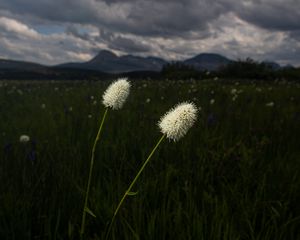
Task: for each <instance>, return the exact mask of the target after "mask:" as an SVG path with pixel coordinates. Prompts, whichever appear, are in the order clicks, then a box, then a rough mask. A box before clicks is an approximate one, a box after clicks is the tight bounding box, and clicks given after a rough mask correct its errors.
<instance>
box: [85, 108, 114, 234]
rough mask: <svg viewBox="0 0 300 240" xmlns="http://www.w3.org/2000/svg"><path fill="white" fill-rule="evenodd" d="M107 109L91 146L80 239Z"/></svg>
mask: <svg viewBox="0 0 300 240" xmlns="http://www.w3.org/2000/svg"><path fill="white" fill-rule="evenodd" d="M107 111H108V108H106V109H105V112H104V115H103V117H102V120H101V124H100V127H99V130H98V133H97V136H96V139H95V141H94V145H93V148H92V156H91V162H90V171H89V178H88V182H87V187H86V194H85V200H84V206H83V211H82V221H81V228H80V239H82V238H83V234H84V228H85V218H86V213H87V211H86V209H87V204H88V198H89V193H90V186H91V179H92V172H93V166H94V159H95V150H96V145H97V142H98V141H99V138H100V133H101V130H102V127H103V124H104V120H105V117H106V115H107Z"/></svg>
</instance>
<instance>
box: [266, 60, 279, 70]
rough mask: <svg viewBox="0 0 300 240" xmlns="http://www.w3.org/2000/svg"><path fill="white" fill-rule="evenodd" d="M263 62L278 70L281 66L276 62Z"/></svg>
mask: <svg viewBox="0 0 300 240" xmlns="http://www.w3.org/2000/svg"><path fill="white" fill-rule="evenodd" d="M263 63H264V64H266V65H267V66H269V67H270V68H271V69H272V70H278V69H280V68H281V66H280V65H279V64H278V63H276V62H269V61H264V62H263Z"/></svg>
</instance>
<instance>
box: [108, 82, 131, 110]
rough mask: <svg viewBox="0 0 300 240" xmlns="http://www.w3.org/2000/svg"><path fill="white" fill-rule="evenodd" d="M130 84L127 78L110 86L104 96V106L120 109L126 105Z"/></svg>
mask: <svg viewBox="0 0 300 240" xmlns="http://www.w3.org/2000/svg"><path fill="white" fill-rule="evenodd" d="M129 89H130V82H128V81H127V78H120V79H118V80H117V81H114V82H113V83H112V84H110V85H109V86H108V88H107V89H106V91H105V92H104V94H103V101H102V102H103V104H104V106H105V107H110V108H112V109H120V108H122V106H123V105H124V103H125V101H126V98H127V97H128V95H129Z"/></svg>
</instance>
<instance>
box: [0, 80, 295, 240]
mask: <svg viewBox="0 0 300 240" xmlns="http://www.w3.org/2000/svg"><path fill="white" fill-rule="evenodd" d="M0 84H1V87H0V103H1V104H0V116H1V121H0V136H1V137H0V144H1V151H0V156H1V159H0V181H1V184H0V206H1V207H0V239H7V240H10V239H24V240H25V239H78V235H79V227H80V223H81V214H82V207H83V201H84V189H85V185H86V181H87V177H88V168H89V160H90V154H91V153H90V152H91V147H92V144H93V141H94V138H95V136H96V133H97V129H98V126H99V123H100V119H101V117H102V114H103V113H104V107H103V106H102V105H101V96H102V93H103V92H104V90H105V89H106V87H107V86H108V84H109V82H94V83H88V82H60V83H59V82H45V83H35V82H31V83H30V82H26V83H24V82H23V83H22V82H18V81H15V82H7V83H5V82H1V83H0ZM132 85H133V87H132V91H131V94H130V96H129V99H128V101H127V102H126V104H125V106H124V108H123V109H121V110H120V111H111V110H110V111H109V112H108V115H107V120H106V122H105V124H104V128H103V134H102V136H101V139H100V142H99V145H98V147H97V153H96V161H95V166H94V171H93V179H92V185H91V193H90V202H89V208H90V209H91V210H92V211H93V212H94V213H95V214H96V216H97V217H96V218H93V217H92V216H89V215H88V216H87V225H86V236H85V237H86V239H103V237H104V234H105V230H106V228H107V226H108V224H109V221H110V219H111V217H112V214H113V212H114V210H115V207H116V205H117V204H118V202H119V200H120V198H121V196H122V195H123V193H124V191H125V190H126V189H127V187H128V185H129V183H130V181H131V180H132V179H133V177H134V175H135V174H136V172H137V171H138V169H139V167H140V166H141V164H142V162H143V161H144V160H145V158H146V157H147V155H148V154H149V152H150V151H151V149H152V147H153V146H154V144H155V143H156V142H157V140H158V139H159V138H160V136H161V134H160V132H159V130H158V127H157V121H158V120H159V118H160V116H161V115H162V114H164V113H165V112H166V111H167V110H169V109H170V108H171V107H173V106H174V105H175V104H177V103H179V102H181V101H194V102H195V103H196V104H197V106H201V108H202V110H201V111H200V112H199V119H198V121H197V123H196V124H195V126H194V127H193V128H192V129H191V130H190V131H189V132H188V134H187V136H185V137H184V138H183V139H181V140H180V141H179V142H176V143H174V142H170V141H165V142H164V143H163V144H162V145H161V146H160V147H159V150H158V151H157V152H156V153H155V154H154V156H153V158H152V159H151V161H150V163H149V165H148V166H147V168H146V169H145V171H144V172H143V174H142V176H141V178H140V179H139V180H138V182H137V184H136V185H135V187H134V189H133V190H134V191H138V194H137V195H136V196H134V197H128V198H127V199H126V201H125V203H124V205H123V206H122V208H121V210H120V212H119V214H118V216H117V218H116V221H115V224H114V226H113V229H112V233H111V235H110V239H205V240H207V239H228V240H232V239H240V240H244V239H245V240H247V239H249V240H250V239H251V240H254V239H255V240H257V239H272V240H277V239H278V240H279V239H282V240H285V239H290V240H293V239H295V240H297V239H300V230H299V229H300V228H299V227H300V204H299V202H300V177H299V170H300V149H299V146H300V140H299V136H300V106H299V103H300V86H299V84H296V83H288V84H287V83H285V84H281V83H269V84H265V83H244V84H243V83H239V84H238V85H236V84H235V83H234V82H233V83H222V82H221V81H215V82H214V81H205V82H194V81H187V82H172V81H165V82H150V81H144V80H143V81H142V80H141V81H136V82H133V83H132ZM232 88H236V89H237V90H242V91H243V92H242V93H240V94H239V96H238V97H237V99H236V100H235V101H232V94H231V89H232ZM260 89H261V91H260ZM20 90H21V91H20ZM91 96H94V97H95V99H91ZM212 98H213V99H215V103H214V104H213V105H211V104H210V100H211V99H212ZM147 99H150V101H149V100H148V101H147ZM94 100H96V101H97V104H93V101H94ZM271 101H273V102H274V106H273V107H267V106H266V103H268V102H271ZM42 104H45V105H46V107H45V108H44V109H43V108H42ZM70 107H72V110H71V109H70ZM89 114H91V115H92V117H91V118H89V117H88V115H89ZM22 134H27V135H29V136H30V138H31V141H30V142H28V143H26V144H24V143H20V142H19V136H20V135H22Z"/></svg>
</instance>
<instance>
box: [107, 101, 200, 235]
mask: <svg viewBox="0 0 300 240" xmlns="http://www.w3.org/2000/svg"><path fill="white" fill-rule="evenodd" d="M196 119H197V108H196V106H195V104H194V103H188V102H183V103H181V104H178V105H177V106H175V107H174V108H172V109H171V110H170V111H168V112H167V113H166V114H165V115H164V116H163V117H162V118H161V119H160V121H159V122H158V126H159V128H160V130H161V132H162V134H163V135H162V136H161V137H160V139H159V140H158V142H157V143H156V145H155V146H154V148H153V149H152V151H151V152H150V154H149V156H148V157H147V159H146V160H145V161H144V163H143V165H142V166H141V168H140V170H139V171H138V173H137V174H136V176H135V177H134V179H133V180H132V182H131V183H130V185H129V187H128V189H127V190H126V191H125V193H124V195H123V197H122V198H121V200H120V202H119V204H118V205H117V208H116V210H115V211H114V214H113V216H112V219H111V221H110V224H109V226H108V230H107V232H106V236H105V239H108V237H109V234H110V231H111V229H112V225H113V223H114V220H115V218H116V216H117V213H118V212H119V210H120V208H121V206H122V204H123V202H124V200H125V199H126V197H127V196H134V195H136V194H137V193H136V192H132V191H131V189H132V187H133V186H134V184H135V183H136V181H137V179H138V178H139V176H140V175H141V173H142V172H143V170H144V169H145V167H146V165H147V164H148V162H149V161H150V159H151V157H152V155H153V154H154V153H155V151H156V149H157V148H158V146H159V145H160V144H161V143H162V141H163V140H164V139H165V138H169V139H172V140H174V141H177V140H179V139H180V138H181V137H183V136H184V135H185V134H186V133H187V131H188V130H189V129H190V128H191V127H192V126H193V124H194V123H195V121H196Z"/></svg>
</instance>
